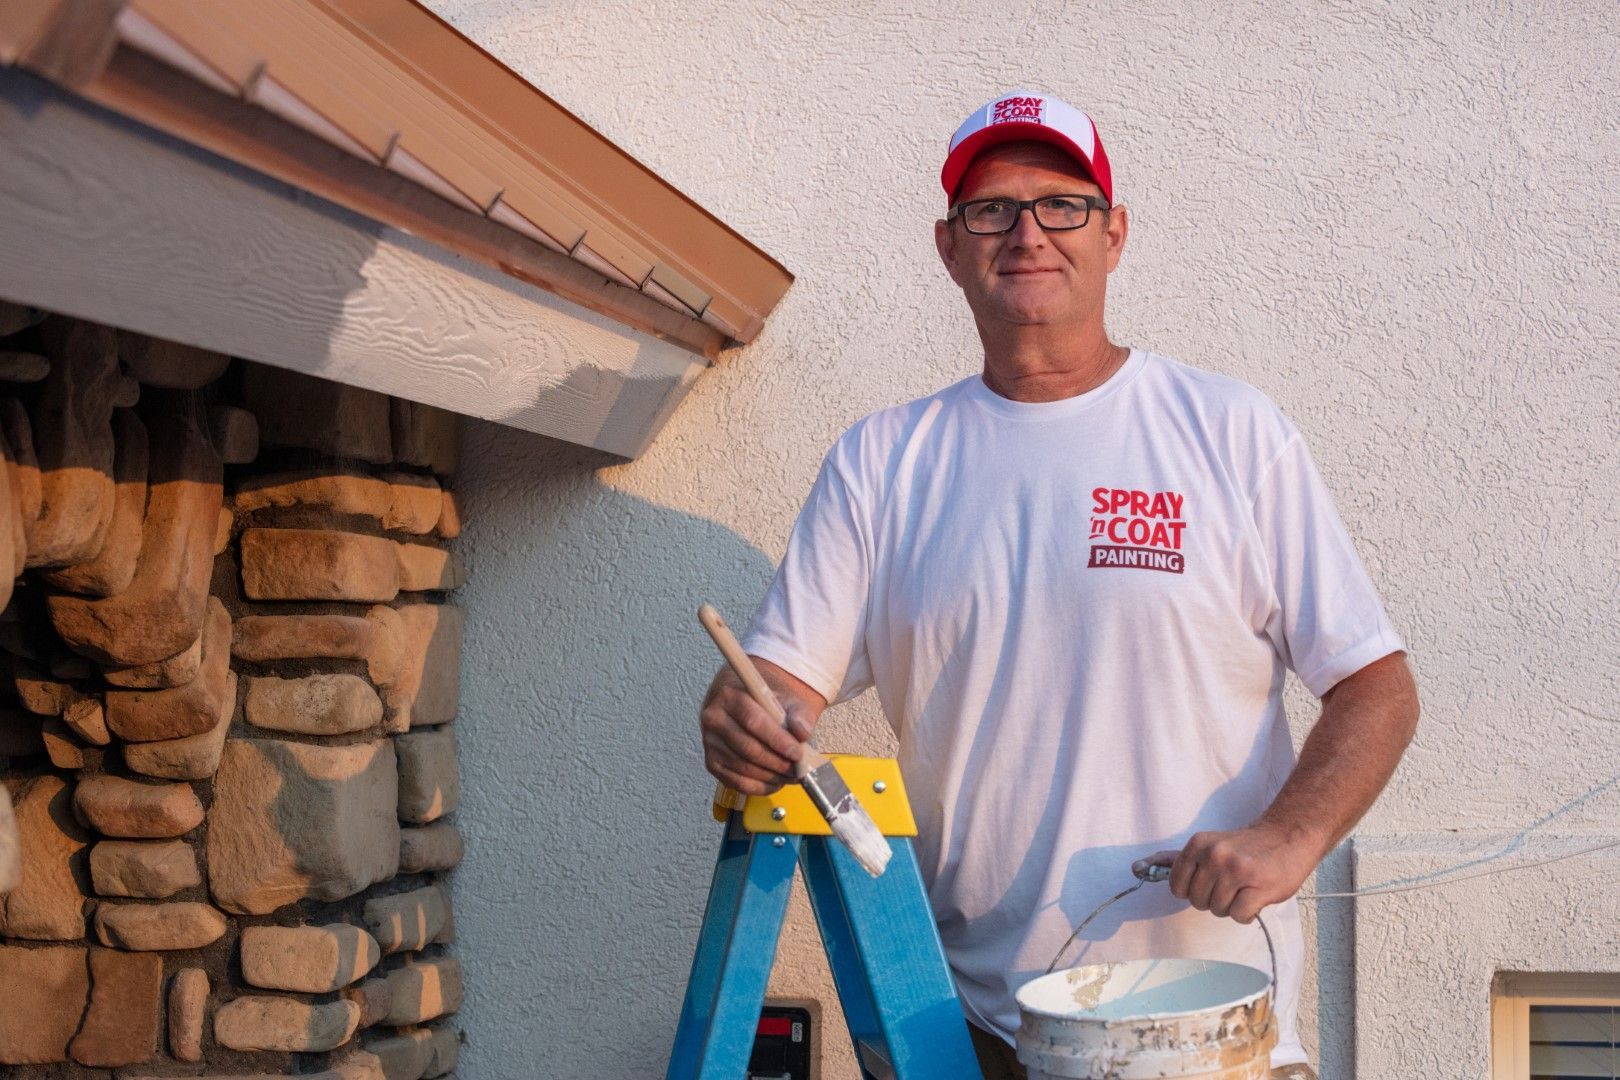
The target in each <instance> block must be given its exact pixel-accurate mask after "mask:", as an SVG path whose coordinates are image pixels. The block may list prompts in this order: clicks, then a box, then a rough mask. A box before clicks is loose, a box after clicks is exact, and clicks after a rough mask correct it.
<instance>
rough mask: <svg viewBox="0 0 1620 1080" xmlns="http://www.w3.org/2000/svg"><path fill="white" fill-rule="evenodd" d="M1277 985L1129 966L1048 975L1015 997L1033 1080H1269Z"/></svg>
mask: <svg viewBox="0 0 1620 1080" xmlns="http://www.w3.org/2000/svg"><path fill="white" fill-rule="evenodd" d="M1270 988H1271V978H1270V977H1269V976H1268V975H1266V973H1265V972H1263V971H1258V970H1256V969H1255V968H1252V967H1246V966H1245V965H1243V964H1229V963H1225V962H1223V961H1219V960H1131V961H1126V962H1122V963H1114V964H1088V965H1086V966H1083V967H1077V968H1070V969H1069V970H1067V971H1057V972H1053V973H1052V974H1050V975H1042V976H1041V977H1039V978H1037V979H1032V980H1031V981H1029V982H1027V983H1025V984H1024V986H1023V987H1022V988H1020V989H1019V991H1018V993H1017V994H1016V995H1015V997H1016V999H1017V1001H1018V1010H1019V1013H1020V1015H1021V1017H1022V1020H1021V1025H1020V1027H1019V1029H1018V1060H1019V1061H1021V1062H1023V1063H1024V1065H1026V1066H1027V1067H1028V1068H1029V1078H1030V1080H1058V1078H1061V1080H1071V1078H1077V1077H1078V1078H1087V1080H1169V1078H1175V1080H1267V1078H1268V1077H1269V1076H1270V1075H1271V1048H1272V1047H1273V1046H1275V1045H1276V1043H1277V1028H1276V1025H1275V1024H1274V1023H1272V1012H1271V999H1270V996H1269V990H1270Z"/></svg>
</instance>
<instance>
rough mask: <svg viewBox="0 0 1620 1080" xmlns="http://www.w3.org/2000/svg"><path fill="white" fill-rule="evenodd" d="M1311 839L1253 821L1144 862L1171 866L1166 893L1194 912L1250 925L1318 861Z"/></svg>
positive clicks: (1195, 839) (1296, 886) (1301, 880)
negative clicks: (1189, 906) (1182, 902)
mask: <svg viewBox="0 0 1620 1080" xmlns="http://www.w3.org/2000/svg"><path fill="white" fill-rule="evenodd" d="M1321 854H1322V853H1321V852H1320V851H1319V850H1318V847H1317V845H1316V844H1315V843H1314V842H1312V840H1311V839H1310V838H1308V837H1305V836H1303V835H1300V834H1297V833H1294V834H1291V833H1290V831H1289V830H1286V829H1283V828H1281V827H1279V826H1276V825H1270V824H1264V823H1256V824H1254V825H1250V826H1249V827H1248V828H1245V829H1235V830H1233V831H1231V832H1201V833H1195V834H1193V837H1192V839H1190V840H1188V841H1187V846H1186V847H1184V848H1182V849H1181V850H1180V851H1179V852H1177V851H1161V852H1158V853H1156V854H1154V855H1152V856H1150V857H1149V858H1148V859H1147V861H1148V862H1150V863H1153V864H1156V865H1159V866H1169V867H1170V891H1171V892H1172V893H1173V894H1175V895H1176V896H1178V897H1180V898H1181V899H1183V900H1186V901H1188V902H1189V903H1191V904H1192V906H1193V907H1195V908H1197V909H1198V910H1199V911H1207V912H1209V913H1210V914H1212V915H1217V916H1220V917H1222V918H1225V917H1228V916H1230V917H1231V918H1233V919H1235V920H1237V921H1238V922H1240V923H1251V922H1253V921H1254V917H1255V916H1256V915H1258V914H1259V913H1260V910H1261V909H1262V908H1265V907H1268V906H1270V905H1272V904H1278V903H1281V902H1282V901H1284V900H1287V899H1288V898H1289V897H1290V896H1293V895H1294V894H1295V893H1296V892H1298V891H1299V887H1300V886H1301V885H1303V884H1305V879H1306V878H1308V877H1310V876H1311V871H1313V870H1315V869H1316V864H1317V863H1318V862H1319V861H1320V860H1321Z"/></svg>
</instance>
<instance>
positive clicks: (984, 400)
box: [967, 348, 1147, 420]
mask: <svg viewBox="0 0 1620 1080" xmlns="http://www.w3.org/2000/svg"><path fill="white" fill-rule="evenodd" d="M1146 362H1147V353H1146V352H1145V351H1143V350H1142V349H1137V348H1132V349H1131V353H1130V355H1129V356H1127V357H1126V358H1125V362H1124V363H1123V364H1121V365H1120V366H1119V370H1118V371H1116V372H1114V373H1113V374H1112V375H1110V376H1109V377H1108V379H1107V381H1106V382H1104V383H1103V384H1102V385H1101V386H1094V387H1092V388H1091V389H1090V390H1087V391H1086V392H1085V393H1083V394H1076V395H1074V396H1073V397H1066V398H1059V399H1058V400H1056V401H1014V400H1013V399H1012V398H1005V397H1002V396H1001V395H1000V394H998V393H996V392H995V391H994V390H992V389H990V387H988V386H986V385H985V382H984V376H983V375H982V374H980V375H973V376H970V377H969V378H968V379H967V393H968V397H969V398H971V399H972V400H973V401H975V402H977V403H978V404H979V405H981V406H983V407H984V408H985V409H988V410H989V411H990V412H992V413H995V414H997V415H998V416H1006V417H1010V418H1012V419H1015V420H1056V419H1061V418H1064V417H1070V416H1073V415H1075V414H1076V413H1078V412H1081V411H1083V410H1085V409H1089V408H1091V407H1092V406H1093V405H1095V404H1097V403H1098V402H1099V401H1101V400H1103V399H1104V398H1106V397H1109V396H1111V395H1112V394H1114V393H1116V392H1117V391H1118V390H1119V389H1120V388H1121V387H1123V386H1125V385H1126V384H1127V383H1129V382H1130V381H1131V380H1132V379H1134V378H1136V376H1137V375H1138V374H1139V373H1140V372H1141V370H1142V367H1143V365H1144V364H1145V363H1146Z"/></svg>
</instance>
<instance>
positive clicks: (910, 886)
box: [665, 754, 982, 1080]
mask: <svg viewBox="0 0 1620 1080" xmlns="http://www.w3.org/2000/svg"><path fill="white" fill-rule="evenodd" d="M828 757H829V758H830V759H831V760H832V761H833V764H834V766H835V767H836V768H837V769H838V772H839V774H840V775H842V776H843V778H844V781H845V783H847V784H849V788H850V790H851V791H853V792H855V793H856V795H857V796H858V797H859V798H860V800H861V803H862V805H863V806H865V807H866V810H867V812H868V813H870V814H871V815H872V820H873V821H875V822H876V823H877V825H878V828H879V829H880V830H882V832H883V835H884V836H885V837H886V838H888V841H889V847H890V850H891V852H892V858H891V859H890V860H889V866H888V869H887V870H885V871H884V872H883V876H881V877H878V878H873V877H872V876H871V875H869V874H868V873H867V872H866V871H865V870H864V869H862V868H861V865H860V864H859V863H858V862H856V861H855V859H854V857H853V856H852V855H850V853H849V852H848V851H847V850H845V849H844V846H843V845H842V844H840V843H839V842H838V841H836V840H834V839H833V838H832V830H831V829H830V828H829V827H828V825H827V822H826V820H825V819H823V818H822V816H821V815H820V814H819V813H818V812H817V811H816V808H815V806H814V805H813V804H812V803H811V802H810V799H809V796H807V795H806V794H805V793H804V789H803V788H801V787H799V786H798V785H797V784H790V785H788V786H786V787H783V788H782V789H781V790H780V791H778V792H776V793H775V794H774V795H769V796H740V795H737V793H736V792H725V791H724V789H722V792H723V794H722V796H720V797H717V799H716V802H715V807H714V810H715V818H716V820H719V821H722V822H724V823H725V826H726V829H725V837H724V839H723V840H722V841H721V844H720V857H719V859H718V861H717V862H716V863H715V867H714V880H713V884H711V885H710V887H709V903H708V907H707V908H706V909H705V910H704V913H703V926H702V929H701V930H700V931H699V932H698V943H697V952H696V955H695V956H694V957H693V958H692V974H691V977H690V979H689V980H688V982H687V986H686V1000H685V1003H684V1004H683V1005H682V1007H681V1019H680V1023H679V1025H678V1026H677V1028H676V1030H675V1046H674V1048H673V1050H671V1052H670V1060H669V1071H668V1072H667V1073H666V1074H665V1075H666V1077H667V1080H742V1078H743V1077H744V1076H745V1075H746V1074H747V1070H748V1058H749V1054H750V1051H751V1050H752V1049H753V1045H754V1032H755V1028H756V1026H757V1025H758V1022H759V1013H760V1009H761V1008H762V1007H763V1006H764V1003H765V986H766V982H767V981H768V979H769V977H770V973H771V965H772V963H773V962H774V960H775V958H776V942H777V937H778V936H779V935H780V933H781V930H782V920H783V918H784V916H785V915H786V914H787V905H788V894H789V892H790V891H791V889H792V886H793V868H794V866H795V865H797V866H799V868H800V869H801V870H802V871H803V873H804V882H805V888H806V891H807V892H808V893H809V896H810V906H811V909H812V910H813V911H814V912H815V917H816V925H817V926H818V927H819V928H820V930H821V940H822V942H823V944H824V945H825V946H826V949H827V964H828V967H829V968H830V969H831V971H832V975H833V982H834V984H835V986H836V987H837V989H838V998H839V1001H840V1003H841V1004H842V1005H843V1009H844V1019H845V1021H846V1022H847V1023H848V1025H849V1033H850V1038H851V1039H852V1040H853V1041H854V1043H855V1055H856V1057H857V1058H858V1059H859V1060H860V1063H861V1069H862V1072H863V1074H864V1076H865V1077H868V1078H871V1080H982V1074H981V1073H980V1072H979V1065H978V1060H977V1058H976V1057H975V1056H974V1052H973V1044H972V1040H971V1039H970V1038H969V1037H968V1030H967V1022H966V1020H965V1019H964V1018H963V1015H962V1007H961V1004H960V1003H959V1002H958V1001H957V997H956V984H955V982H954V981H953V980H952V979H951V972H950V967H949V966H948V964H947V962H946V960H945V950H944V947H943V946H942V945H941V944H940V940H939V930H938V928H937V927H936V926H935V925H934V919H933V915H932V913H931V912H930V911H929V907H928V897H927V894H926V893H925V892H924V891H923V882H922V873H921V871H920V870H919V868H918V865H917V853H916V850H915V849H914V847H913V845H912V839H911V838H912V837H914V836H916V835H917V824H916V821H915V819H914V818H913V817H912V814H911V805H910V803H908V802H907V801H906V793H905V786H904V784H903V783H902V782H901V778H900V766H899V764H898V763H897V762H896V761H895V760H894V759H893V758H868V757H858V756H855V755H852V754H830V755H828Z"/></svg>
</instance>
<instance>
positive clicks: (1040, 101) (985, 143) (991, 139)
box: [939, 90, 1114, 206]
mask: <svg viewBox="0 0 1620 1080" xmlns="http://www.w3.org/2000/svg"><path fill="white" fill-rule="evenodd" d="M1026 141H1034V142H1044V143H1051V144H1052V145H1053V146H1056V147H1057V148H1058V149H1060V150H1063V151H1065V152H1067V153H1068V154H1069V156H1070V157H1072V158H1074V159H1075V160H1076V161H1078V162H1079V163H1080V167H1081V168H1083V169H1084V170H1085V171H1086V173H1087V174H1088V175H1089V176H1090V177H1091V179H1092V180H1094V181H1095V182H1096V184H1097V186H1098V187H1100V188H1102V193H1103V198H1105V199H1107V200H1108V205H1109V206H1113V205H1114V178H1113V173H1112V172H1111V171H1110V170H1109V168H1108V155H1107V154H1106V153H1104V152H1103V145H1102V140H1101V139H1100V138H1098V137H1097V125H1096V124H1094V123H1092V121H1091V117H1089V116H1087V115H1086V114H1085V113H1083V112H1081V111H1080V110H1079V109H1077V108H1075V107H1074V106H1073V105H1070V104H1069V103H1068V102H1067V101H1061V100H1059V99H1058V98H1055V97H1052V96H1051V95H1050V94H1037V93H1036V92H1035V91H1033V90H1013V91H1011V92H1009V93H1006V94H1003V95H1002V96H1001V97H998V98H996V99H995V100H994V101H992V102H990V103H989V104H987V105H985V106H984V107H983V108H981V109H975V110H974V111H973V115H972V116H969V117H968V118H967V120H965V121H964V122H963V124H962V126H961V127H959V128H957V129H956V134H955V135H952V136H951V148H950V151H949V152H948V153H947V154H946V155H945V168H944V169H943V170H941V172H940V174H939V180H940V183H942V184H943V185H945V197H946V198H947V199H954V198H956V189H957V188H958V187H960V186H961V184H962V177H963V176H964V175H966V173H967V170H968V166H969V165H971V164H972V163H973V159H974V158H976V157H978V156H979V154H980V153H982V152H983V151H985V150H988V149H989V148H990V147H992V146H999V145H1001V144H1002V143H1009V142H1026Z"/></svg>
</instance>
